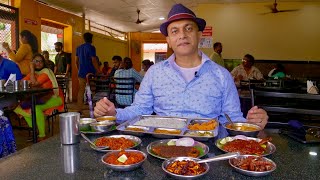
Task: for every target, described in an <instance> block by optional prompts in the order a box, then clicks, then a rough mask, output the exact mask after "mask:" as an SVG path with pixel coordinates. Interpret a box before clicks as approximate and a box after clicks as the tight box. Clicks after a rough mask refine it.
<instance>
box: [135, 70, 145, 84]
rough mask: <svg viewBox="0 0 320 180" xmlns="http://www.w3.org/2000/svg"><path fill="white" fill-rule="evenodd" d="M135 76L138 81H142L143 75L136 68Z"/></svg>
mask: <svg viewBox="0 0 320 180" xmlns="http://www.w3.org/2000/svg"><path fill="white" fill-rule="evenodd" d="M133 77H134V79H135V80H136V81H137V82H139V83H140V82H141V81H142V79H143V77H142V76H141V74H139V73H138V72H137V71H136V70H135V69H133Z"/></svg>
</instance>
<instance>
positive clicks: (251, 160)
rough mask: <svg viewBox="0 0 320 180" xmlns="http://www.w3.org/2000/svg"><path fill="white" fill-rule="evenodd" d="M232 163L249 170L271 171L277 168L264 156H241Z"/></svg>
mask: <svg viewBox="0 0 320 180" xmlns="http://www.w3.org/2000/svg"><path fill="white" fill-rule="evenodd" d="M231 163H232V164H233V165H234V166H236V167H238V168H241V169H243V170H247V171H257V172H263V171H270V170H272V169H274V168H275V166H274V164H273V163H272V162H270V161H268V160H265V159H264V158H263V157H257V156H248V157H240V158H235V159H232V160H231Z"/></svg>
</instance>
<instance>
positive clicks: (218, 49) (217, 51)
mask: <svg viewBox="0 0 320 180" xmlns="http://www.w3.org/2000/svg"><path fill="white" fill-rule="evenodd" d="M214 51H215V52H216V53H218V54H221V53H222V45H219V46H217V47H216V48H215V49H214Z"/></svg>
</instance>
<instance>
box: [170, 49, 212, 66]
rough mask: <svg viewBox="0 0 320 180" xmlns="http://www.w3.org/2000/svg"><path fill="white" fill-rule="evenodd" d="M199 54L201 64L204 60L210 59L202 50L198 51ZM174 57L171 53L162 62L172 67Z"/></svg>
mask: <svg viewBox="0 0 320 180" xmlns="http://www.w3.org/2000/svg"><path fill="white" fill-rule="evenodd" d="M198 53H199V55H200V56H201V64H202V65H203V64H204V63H205V62H206V61H210V58H209V57H208V56H207V55H206V54H204V53H203V52H202V51H200V50H199V51H198ZM175 59H176V55H175V54H174V53H173V54H172V55H171V56H170V57H169V58H168V59H167V61H165V62H164V64H165V65H170V66H171V67H174V60H175Z"/></svg>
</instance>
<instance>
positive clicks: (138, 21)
mask: <svg viewBox="0 0 320 180" xmlns="http://www.w3.org/2000/svg"><path fill="white" fill-rule="evenodd" d="M137 13H138V19H137V21H136V24H141V23H143V22H144V21H145V20H144V19H143V20H140V17H139V16H140V10H139V9H137Z"/></svg>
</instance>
